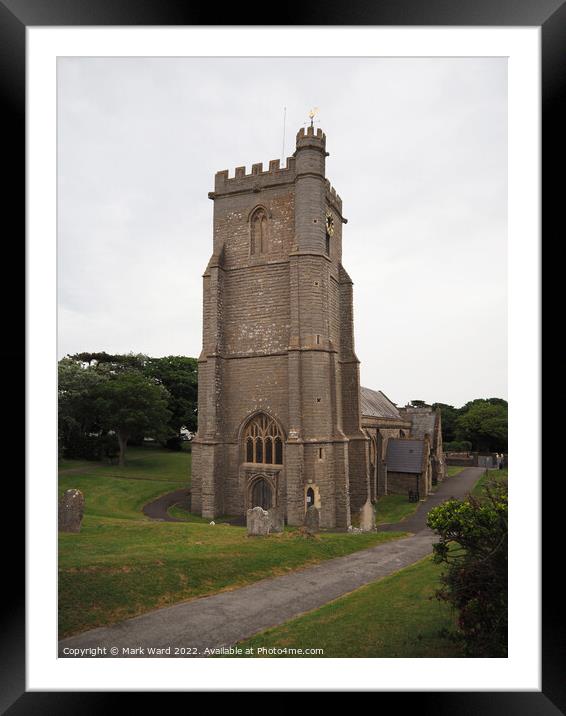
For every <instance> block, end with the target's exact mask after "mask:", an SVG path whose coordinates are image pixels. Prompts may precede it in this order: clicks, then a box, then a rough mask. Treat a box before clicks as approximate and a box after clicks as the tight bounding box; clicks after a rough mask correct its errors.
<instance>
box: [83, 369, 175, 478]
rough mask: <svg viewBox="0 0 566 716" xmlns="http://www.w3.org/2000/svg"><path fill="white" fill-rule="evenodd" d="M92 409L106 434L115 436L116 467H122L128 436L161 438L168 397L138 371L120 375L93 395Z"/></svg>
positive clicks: (165, 430)
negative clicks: (118, 446) (110, 431)
mask: <svg viewBox="0 0 566 716" xmlns="http://www.w3.org/2000/svg"><path fill="white" fill-rule="evenodd" d="M94 394H95V400H94V409H95V412H96V414H97V415H99V416H100V419H101V422H102V423H103V425H104V427H105V429H106V430H112V431H114V432H115V433H116V436H117V438H118V443H119V445H120V458H119V463H120V465H124V464H125V457H126V448H127V445H128V440H129V438H130V436H132V435H135V434H136V433H143V434H144V435H148V434H151V435H152V436H153V437H156V438H161V437H163V436H165V435H166V434H167V432H168V422H169V420H170V418H171V411H170V410H169V409H168V407H167V406H168V404H169V401H170V399H171V396H170V394H169V392H168V391H167V389H166V388H164V387H163V386H162V385H157V384H156V383H155V382H154V381H152V380H151V379H150V378H147V377H146V376H144V375H142V374H141V373H139V372H138V371H135V370H130V371H120V372H119V373H116V374H114V375H111V376H110V377H109V378H108V380H106V381H102V382H101V383H99V384H98V385H97V386H96V389H95V391H94Z"/></svg>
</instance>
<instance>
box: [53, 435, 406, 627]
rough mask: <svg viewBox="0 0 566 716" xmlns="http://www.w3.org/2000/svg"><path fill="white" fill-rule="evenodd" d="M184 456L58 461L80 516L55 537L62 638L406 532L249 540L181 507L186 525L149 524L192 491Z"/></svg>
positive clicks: (291, 532)
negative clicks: (174, 495)
mask: <svg viewBox="0 0 566 716" xmlns="http://www.w3.org/2000/svg"><path fill="white" fill-rule="evenodd" d="M190 457H191V456H190V453H188V452H184V451H183V452H170V451H167V450H162V449H160V448H156V447H140V448H135V447H131V448H129V449H128V455H127V464H126V465H125V466H123V467H119V466H117V465H106V464H102V463H93V462H87V461H79V460H64V461H61V463H60V472H59V494H61V493H62V492H64V491H65V490H67V489H70V488H78V489H79V490H81V492H82V493H83V494H84V497H85V515H84V519H83V524H82V529H81V532H80V533H79V534H67V533H60V534H59V565H58V567H59V635H60V638H63V637H66V636H70V635H72V634H77V633H80V632H83V631H85V630H87V629H92V628H94V627H98V626H103V625H109V624H113V623H116V622H118V621H122V620H123V619H128V618H130V617H134V616H137V615H139V614H143V613H145V612H148V611H150V610H154V609H157V608H159V607H164V606H168V605H171V604H175V603H177V602H181V601H186V600H190V599H193V598H195V597H200V596H203V595H210V594H214V593H217V592H221V591H225V590H231V589H235V588H237V587H241V586H244V585H247V584H251V583H252V582H255V581H258V580H260V579H263V578H265V577H272V576H277V575H281V574H285V573H287V572H290V571H293V570H296V569H299V568H302V567H306V566H309V565H314V564H317V563H319V562H321V561H323V560H328V559H332V558H333V557H341V556H344V555H348V554H351V553H353V552H356V551H358V550H362V549H365V548H368V547H373V546H375V545H377V544H380V543H383V542H386V541H391V540H394V539H396V538H398V537H400V536H402V535H403V533H401V532H382V533H380V532H377V533H364V534H355V535H351V534H347V533H339V532H334V533H331V532H321V533H320V534H317V535H315V536H314V537H308V536H305V535H304V534H303V533H302V532H301V531H300V530H298V529H296V528H286V529H285V531H284V532H283V533H280V534H274V535H270V536H269V537H267V538H248V537H247V533H246V528H245V527H238V526H234V525H229V524H226V523H222V522H221V521H219V522H218V523H217V524H216V525H214V526H211V525H210V524H209V521H208V520H202V518H199V517H196V516H191V515H188V514H187V513H186V512H184V511H183V510H179V509H178V508H174V509H173V510H171V513H172V514H174V513H175V510H177V512H178V514H179V515H182V516H183V517H184V518H185V521H182V522H162V521H154V520H150V519H149V518H147V517H146V516H145V515H144V514H143V512H142V509H143V506H144V505H145V504H146V503H147V502H149V501H151V500H153V499H155V498H157V497H159V496H160V495H162V494H164V493H167V492H172V491H174V490H178V489H180V488H184V487H188V486H189V483H190V477H189V476H190ZM384 508H385V506H384ZM395 509H397V508H395ZM395 514H398V512H396V513H395ZM394 519H397V517H396V516H395V515H394ZM387 521H388V522H391V521H393V519H388V520H387Z"/></svg>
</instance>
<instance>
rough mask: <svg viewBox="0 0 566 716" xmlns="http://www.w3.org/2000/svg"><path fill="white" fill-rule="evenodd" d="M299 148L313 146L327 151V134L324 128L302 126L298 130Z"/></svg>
mask: <svg viewBox="0 0 566 716" xmlns="http://www.w3.org/2000/svg"><path fill="white" fill-rule="evenodd" d="M296 140H297V149H302V148H303V147H312V148H313V149H319V150H321V151H324V152H325V151H326V134H325V133H324V132H323V131H322V129H315V128H314V127H301V129H299V131H298V132H297V137H296Z"/></svg>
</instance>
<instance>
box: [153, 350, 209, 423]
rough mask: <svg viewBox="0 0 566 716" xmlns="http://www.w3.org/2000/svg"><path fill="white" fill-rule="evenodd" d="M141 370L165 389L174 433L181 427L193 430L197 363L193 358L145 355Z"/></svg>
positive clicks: (195, 413)
mask: <svg viewBox="0 0 566 716" xmlns="http://www.w3.org/2000/svg"><path fill="white" fill-rule="evenodd" d="M144 373H145V374H146V375H147V376H149V377H150V378H152V379H154V380H156V381H157V382H158V383H159V384H160V385H163V386H164V387H165V388H167V390H168V391H169V393H170V395H171V400H170V403H169V410H170V411H171V419H170V421H169V426H170V427H171V429H172V430H173V431H174V432H175V433H176V434H177V435H178V434H179V432H180V430H181V428H186V429H187V430H190V431H191V432H196V429H197V395H198V363H197V361H196V358H188V357H186V356H166V357H164V358H149V359H148V361H147V364H146V365H145V368H144Z"/></svg>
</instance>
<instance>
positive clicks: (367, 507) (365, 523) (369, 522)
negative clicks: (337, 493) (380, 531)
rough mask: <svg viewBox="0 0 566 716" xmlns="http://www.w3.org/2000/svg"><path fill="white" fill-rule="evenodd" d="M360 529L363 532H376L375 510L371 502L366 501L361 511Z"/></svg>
mask: <svg viewBox="0 0 566 716" xmlns="http://www.w3.org/2000/svg"><path fill="white" fill-rule="evenodd" d="M360 529H361V531H362V532H373V530H375V510H374V509H373V505H372V504H371V502H370V501H369V500H366V502H365V504H364V505H363V507H362V509H361V510H360Z"/></svg>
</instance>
